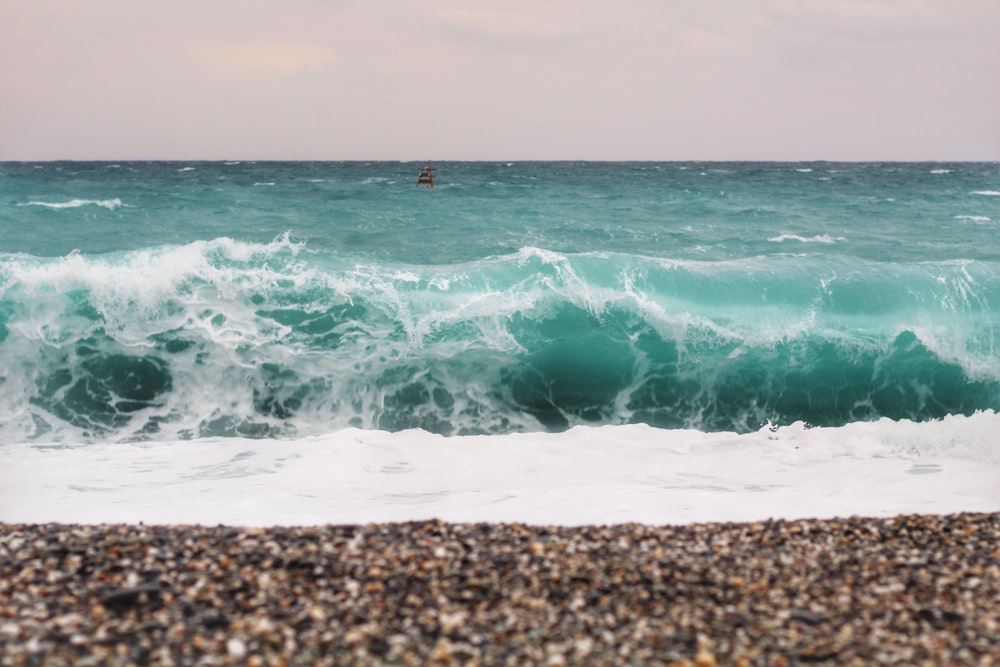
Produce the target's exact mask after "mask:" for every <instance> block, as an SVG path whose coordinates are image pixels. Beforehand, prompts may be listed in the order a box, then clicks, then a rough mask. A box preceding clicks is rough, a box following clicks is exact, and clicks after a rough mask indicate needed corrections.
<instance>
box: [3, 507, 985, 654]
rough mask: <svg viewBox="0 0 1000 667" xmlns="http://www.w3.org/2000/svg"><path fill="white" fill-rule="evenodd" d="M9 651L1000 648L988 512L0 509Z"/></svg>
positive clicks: (906, 650)
mask: <svg viewBox="0 0 1000 667" xmlns="http://www.w3.org/2000/svg"><path fill="white" fill-rule="evenodd" d="M0 664H2V665H4V666H7V665H142V664H158V665H314V664H329V665H356V664H393V665H427V664H440V665H450V664H460V665H508V664H509V665H529V664H530V665H538V664H544V665H615V664H631V665H700V666H705V665H773V666H780V665H801V664H821V665H834V664H838V665H839V664H845V665H872V664H881V665H893V664H898V665H946V664H953V665H992V664H1000V513H985V514H982V513H980V514H972V513H969V514H955V515H948V516H939V515H909V516H898V517H895V518H888V519H864V518H847V519H838V520H800V521H762V522H756V523H730V524H691V525H682V526H649V525H642V524H623V525H611V526H592V527H554V526H549V527H546V526H532V525H522V524H485V523H483V524H450V523H443V522H439V521H427V522H411V523H395V524H394V523H389V524H369V525H355V526H346V525H345V526H316V527H278V528H265V529H261V528H239V527H226V526H216V527H205V526H156V525H141V524H140V525H126V524H119V525H67V524H34V525H18V524H0Z"/></svg>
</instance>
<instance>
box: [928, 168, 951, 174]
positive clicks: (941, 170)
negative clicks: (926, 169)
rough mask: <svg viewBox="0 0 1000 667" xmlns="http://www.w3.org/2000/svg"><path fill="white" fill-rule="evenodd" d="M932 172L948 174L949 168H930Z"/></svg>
mask: <svg viewBox="0 0 1000 667" xmlns="http://www.w3.org/2000/svg"><path fill="white" fill-rule="evenodd" d="M931 173H932V174H950V173H951V169H931Z"/></svg>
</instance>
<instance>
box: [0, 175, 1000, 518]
mask: <svg viewBox="0 0 1000 667" xmlns="http://www.w3.org/2000/svg"><path fill="white" fill-rule="evenodd" d="M419 166H420V165H419V164H417V163H389V162H371V163H366V162H292V163H264V162H262V163H248V162H240V163H236V162H193V163H176V162H135V163H127V162H126V163H3V164H0V373H2V378H0V521H7V522H20V521H31V522H35V521H38V522H41V521H61V522H86V523H100V522H111V521H128V522H140V521H142V522H147V523H163V522H169V523H205V524H214V523H226V524H242V525H272V524H286V525H287V524H315V523H328V522H336V523H364V522H370V521H395V520H413V519H426V518H440V519H445V520H451V521H519V522H527V523H556V524H587V523H619V522H627V521H640V522H646V523H682V522H691V521H730V520H740V521H742V520H760V519H766V518H801V517H833V516H847V515H864V516H890V515H895V514H898V513H908V512H920V513H948V512H958V511H997V510H1000V437H998V436H997V435H996V434H997V433H1000V415H998V414H997V410H998V409H1000V329H998V324H1000V322H998V316H997V311H998V308H1000V244H998V243H997V241H998V229H997V225H998V223H997V222H996V221H998V220H1000V198H997V197H996V196H994V195H996V193H997V191H998V189H1000V166H998V165H997V164H995V163H949V164H941V163H906V164H900V163H887V164H875V163H864V164H861V163H851V164H842V163H822V162H817V163H807V164H806V163H794V164H782V163H694V162H691V163H591V162H581V163H567V162H558V163H554V162H553V163H545V162H543V163H517V162H509V163H508V162H503V163H485V162H472V163H469V162H442V163H437V164H435V167H436V176H437V178H436V183H435V187H434V188H433V189H431V188H426V187H415V183H416V175H417V172H418V169H419Z"/></svg>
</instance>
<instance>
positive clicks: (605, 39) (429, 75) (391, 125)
mask: <svg viewBox="0 0 1000 667" xmlns="http://www.w3.org/2000/svg"><path fill="white" fill-rule="evenodd" d="M52 159H72V160H127V159H137V160H148V159H185V160H186V159H247V160H249V159H259V160H264V159H282V160H561V159H570V160H848V161H849V160H942V161H948V160H1000V0H503V1H502V2H501V1H494V0H419V1H416V0H410V1H404V0H0V160H52Z"/></svg>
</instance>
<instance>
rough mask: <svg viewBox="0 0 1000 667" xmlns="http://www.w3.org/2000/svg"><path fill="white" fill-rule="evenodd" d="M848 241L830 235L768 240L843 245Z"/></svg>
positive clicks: (787, 236) (790, 236) (791, 235)
mask: <svg viewBox="0 0 1000 667" xmlns="http://www.w3.org/2000/svg"><path fill="white" fill-rule="evenodd" d="M846 240H847V239H846V238H844V237H843V236H837V237H833V236H830V235H829V234H817V235H816V236H799V235H798V234H782V235H780V236H773V237H771V238H769V239H768V241H770V242H771V243H784V242H785V241H798V242H799V243H842V242H844V241H846Z"/></svg>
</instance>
